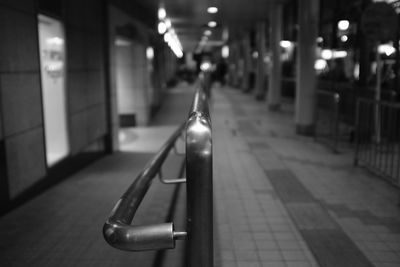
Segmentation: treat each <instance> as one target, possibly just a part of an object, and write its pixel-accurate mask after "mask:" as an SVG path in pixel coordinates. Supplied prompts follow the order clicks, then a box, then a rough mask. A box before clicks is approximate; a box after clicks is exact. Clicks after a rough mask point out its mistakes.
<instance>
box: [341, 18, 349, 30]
mask: <svg viewBox="0 0 400 267" xmlns="http://www.w3.org/2000/svg"><path fill="white" fill-rule="evenodd" d="M349 26H350V22H349V21H348V20H339V22H338V29H339V30H341V31H346V30H348V29H349Z"/></svg>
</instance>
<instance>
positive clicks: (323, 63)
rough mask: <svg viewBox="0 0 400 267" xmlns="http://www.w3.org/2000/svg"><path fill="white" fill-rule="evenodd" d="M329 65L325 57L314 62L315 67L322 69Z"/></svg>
mask: <svg viewBox="0 0 400 267" xmlns="http://www.w3.org/2000/svg"><path fill="white" fill-rule="evenodd" d="M327 66H328V63H327V62H326V60H325V59H317V60H316V61H315V64H314V69H315V70H319V71H321V70H323V69H325V68H326V67H327Z"/></svg>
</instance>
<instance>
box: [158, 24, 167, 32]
mask: <svg viewBox="0 0 400 267" xmlns="http://www.w3.org/2000/svg"><path fill="white" fill-rule="evenodd" d="M157 28H158V33H159V34H164V33H165V32H166V31H167V25H165V23H164V22H163V21H160V22H159V23H158V27H157Z"/></svg>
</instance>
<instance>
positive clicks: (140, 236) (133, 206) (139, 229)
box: [103, 123, 186, 251]
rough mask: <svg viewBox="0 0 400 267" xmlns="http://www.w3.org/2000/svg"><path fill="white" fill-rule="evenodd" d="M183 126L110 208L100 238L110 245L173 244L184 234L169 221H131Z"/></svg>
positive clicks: (158, 246)
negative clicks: (144, 223)
mask: <svg viewBox="0 0 400 267" xmlns="http://www.w3.org/2000/svg"><path fill="white" fill-rule="evenodd" d="M184 127H185V123H183V124H182V125H180V126H179V127H178V129H177V130H176V131H175V132H174V133H173V134H172V136H171V137H170V138H169V139H168V140H167V142H166V143H165V144H164V145H163V147H162V148H161V149H160V151H159V152H158V153H157V154H156V155H155V156H154V157H153V158H152V160H151V161H150V162H149V163H148V164H147V165H146V167H145V168H144V169H143V170H142V172H141V173H140V174H139V175H138V176H137V178H136V179H135V181H134V182H133V183H132V185H131V186H130V187H129V188H128V190H127V191H126V192H125V193H124V194H123V196H122V197H121V199H120V200H119V201H118V202H117V204H116V205H115V207H114V208H113V210H112V211H111V214H110V216H109V218H108V220H107V221H106V223H105V224H104V227H103V235H104V238H105V240H106V241H107V242H108V243H109V244H110V245H111V246H113V247H115V248H118V249H121V250H131V251H142V250H151V249H165V248H174V247H175V240H176V239H181V238H184V237H185V236H186V233H185V232H175V231H174V227H173V223H171V222H169V223H161V224H155V225H146V226H135V225H131V223H132V220H133V217H134V216H135V213H136V211H137V209H138V207H139V205H140V203H141V202H142V200H143V198H144V196H145V194H146V192H147V190H148V189H149V187H150V184H151V182H152V180H153V178H154V177H155V176H157V174H158V173H159V170H160V168H161V166H162V164H163V163H164V161H165V159H166V158H167V156H168V154H169V152H170V151H171V149H173V147H174V144H175V141H176V140H177V139H178V138H179V136H180V135H181V133H182V131H183V129H184Z"/></svg>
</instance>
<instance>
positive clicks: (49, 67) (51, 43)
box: [38, 15, 69, 167]
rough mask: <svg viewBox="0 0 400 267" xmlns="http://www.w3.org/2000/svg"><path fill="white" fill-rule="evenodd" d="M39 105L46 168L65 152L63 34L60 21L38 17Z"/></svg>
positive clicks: (66, 150) (66, 142)
mask: <svg viewBox="0 0 400 267" xmlns="http://www.w3.org/2000/svg"><path fill="white" fill-rule="evenodd" d="M38 32H39V50H40V71H41V82H42V104H43V118H44V130H45V143H46V160H47V165H48V166H49V167H51V166H53V165H54V164H55V163H57V162H59V161H60V160H62V159H63V158H65V157H66V156H67V155H68V154H69V141H68V126H67V110H66V92H65V91H66V89H65V70H66V66H65V65H66V64H65V63H66V61H65V33H64V27H63V24H62V23H61V22H60V21H58V20H56V19H53V18H50V17H47V16H44V15H39V16H38Z"/></svg>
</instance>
